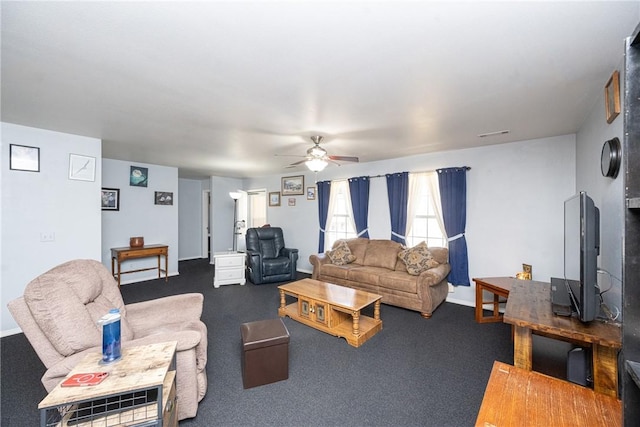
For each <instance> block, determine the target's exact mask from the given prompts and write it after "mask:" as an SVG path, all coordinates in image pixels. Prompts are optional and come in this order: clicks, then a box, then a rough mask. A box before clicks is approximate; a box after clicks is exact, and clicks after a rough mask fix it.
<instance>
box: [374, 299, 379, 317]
mask: <svg viewBox="0 0 640 427" xmlns="http://www.w3.org/2000/svg"><path fill="white" fill-rule="evenodd" d="M373 318H374V319H375V320H380V300H378V301H376V302H375V303H374V304H373Z"/></svg>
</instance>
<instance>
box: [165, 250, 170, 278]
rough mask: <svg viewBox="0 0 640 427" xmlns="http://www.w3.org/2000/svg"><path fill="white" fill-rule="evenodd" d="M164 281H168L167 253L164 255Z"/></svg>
mask: <svg viewBox="0 0 640 427" xmlns="http://www.w3.org/2000/svg"><path fill="white" fill-rule="evenodd" d="M164 281H165V282H168V281H169V253H166V254H165V255H164Z"/></svg>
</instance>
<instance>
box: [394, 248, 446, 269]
mask: <svg viewBox="0 0 640 427" xmlns="http://www.w3.org/2000/svg"><path fill="white" fill-rule="evenodd" d="M398 258H400V259H401V260H402V261H404V263H405V265H406V266H407V272H408V273H409V274H411V275H413V276H418V275H420V273H422V272H423V271H427V270H428V269H430V268H433V267H437V266H438V265H440V263H439V262H438V261H436V260H435V259H434V258H433V255H431V252H430V251H429V249H428V248H427V244H426V243H425V242H421V243H419V244H418V245H416V246H414V247H413V248H410V249H404V250H403V251H401V252H400V253H399V254H398Z"/></svg>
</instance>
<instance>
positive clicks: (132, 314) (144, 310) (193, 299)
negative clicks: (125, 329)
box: [125, 293, 204, 335]
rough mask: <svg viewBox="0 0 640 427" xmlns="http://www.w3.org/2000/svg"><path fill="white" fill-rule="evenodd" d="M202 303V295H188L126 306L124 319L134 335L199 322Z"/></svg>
mask: <svg viewBox="0 0 640 427" xmlns="http://www.w3.org/2000/svg"><path fill="white" fill-rule="evenodd" d="M203 302H204V296H203V295H202V294H198V293H188V294H181V295H173V296H169V297H164V298H157V299H153V300H149V301H143V302H138V303H133V304H127V305H125V309H126V310H127V311H126V318H127V322H129V325H130V326H131V329H132V330H133V333H134V335H135V334H136V331H146V330H149V329H152V328H153V326H157V325H162V324H167V323H184V322H190V321H194V320H200V317H201V316H202V304H203Z"/></svg>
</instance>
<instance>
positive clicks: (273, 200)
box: [269, 191, 280, 206]
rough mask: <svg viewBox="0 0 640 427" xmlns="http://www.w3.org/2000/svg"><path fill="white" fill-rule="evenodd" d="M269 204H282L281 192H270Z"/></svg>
mask: <svg viewBox="0 0 640 427" xmlns="http://www.w3.org/2000/svg"><path fill="white" fill-rule="evenodd" d="M269 206H280V192H279V191H272V192H271V193H269Z"/></svg>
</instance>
